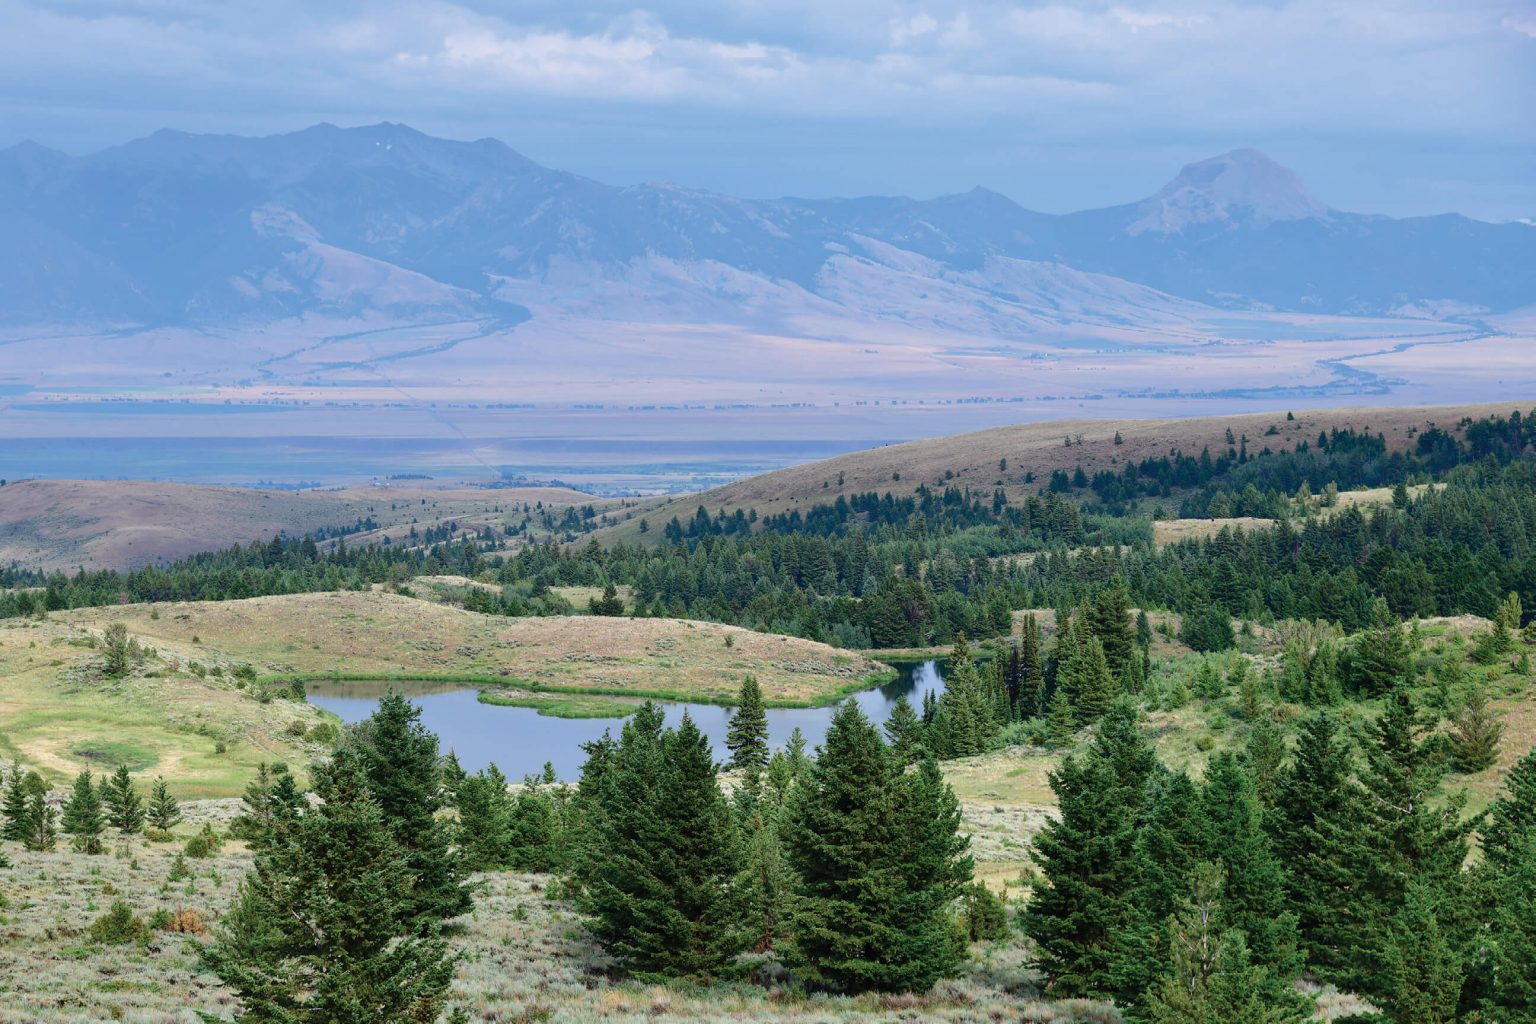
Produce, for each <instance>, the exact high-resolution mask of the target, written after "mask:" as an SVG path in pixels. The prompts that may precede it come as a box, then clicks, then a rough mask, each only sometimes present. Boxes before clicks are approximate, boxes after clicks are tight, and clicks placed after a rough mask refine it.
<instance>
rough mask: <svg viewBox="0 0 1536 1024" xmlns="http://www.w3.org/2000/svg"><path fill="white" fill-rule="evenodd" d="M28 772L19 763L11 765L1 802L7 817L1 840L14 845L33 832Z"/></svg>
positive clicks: (0, 832) (1, 830) (0, 835)
mask: <svg viewBox="0 0 1536 1024" xmlns="http://www.w3.org/2000/svg"><path fill="white" fill-rule="evenodd" d="M26 780H27V770H26V769H25V768H23V767H22V766H21V762H20V761H17V762H16V763H15V764H13V765H11V771H10V774H9V775H7V776H6V779H5V795H4V799H3V801H0V808H3V813H4V815H5V826H4V828H3V829H0V838H4V839H8V840H10V841H11V842H13V843H19V842H21V841H22V840H24V839H25V838H26V837H27V833H28V832H30V831H31V825H32V819H31V794H29V793H28V792H27V782H26Z"/></svg>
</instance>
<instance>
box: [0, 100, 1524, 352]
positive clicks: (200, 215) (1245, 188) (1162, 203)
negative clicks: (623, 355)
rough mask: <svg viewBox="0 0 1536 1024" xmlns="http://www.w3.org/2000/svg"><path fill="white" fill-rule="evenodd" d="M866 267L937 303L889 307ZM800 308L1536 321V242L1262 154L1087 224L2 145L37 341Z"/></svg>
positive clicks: (212, 152) (311, 160)
mask: <svg viewBox="0 0 1536 1024" xmlns="http://www.w3.org/2000/svg"><path fill="white" fill-rule="evenodd" d="M858 267H866V268H867V267H876V268H878V269H879V270H880V272H881V273H882V274H883V275H886V276H887V277H889V276H890V275H893V274H895V275H900V276H902V278H903V279H904V280H906V281H908V282H910V281H911V280H913V279H917V280H919V281H927V282H932V285H933V289H934V293H933V294H930V293H929V291H928V289H927V286H926V285H924V286H922V291H921V295H920V300H919V298H917V297H915V294H916V293H913V292H912V291H911V289H910V287H905V286H904V287H905V290H899V291H897V292H895V293H891V292H889V291H886V292H882V291H881V289H880V288H879V287H876V286H875V285H872V284H870V281H869V278H868V275H862V276H861V275H860V274H859V273H855V272H853V271H854V270H855V269H856V268H858ZM850 282H851V283H850ZM784 289H789V290H792V291H794V292H795V293H797V294H799V295H800V296H801V300H803V301H801V305H802V306H803V305H804V303H805V302H811V303H812V304H813V305H816V306H817V307H818V308H821V307H825V308H826V309H829V310H835V311H836V315H842V316H849V315H862V314H865V313H873V314H876V315H890V314H892V313H893V312H897V313H899V308H900V307H902V306H904V305H907V304H912V303H916V302H918V301H922V302H925V303H930V304H935V305H936V306H937V307H938V311H937V312H936V313H934V314H933V315H934V316H935V317H936V318H938V319H940V320H942V319H943V318H944V316H945V315H946V314H945V312H944V307H945V304H946V302H948V301H949V299H947V298H946V295H948V294H949V293H950V291H952V290H956V289H958V290H960V291H963V293H964V302H963V303H962V305H963V306H964V307H965V310H964V314H963V316H967V317H968V316H974V315H975V312H976V310H977V309H983V310H989V309H992V308H994V307H997V308H1002V307H1009V308H1011V307H1013V306H1017V305H1020V304H1023V305H1026V306H1028V307H1029V308H1030V309H1031V310H1033V311H1035V313H1039V314H1041V315H1045V316H1047V317H1049V316H1051V315H1056V316H1059V317H1061V318H1063V319H1064V320H1065V318H1070V317H1071V316H1072V315H1073V314H1074V313H1075V312H1076V311H1077V309H1078V305H1081V304H1086V305H1088V306H1093V307H1094V309H1095V310H1097V311H1098V312H1099V313H1101V314H1103V313H1105V311H1106V310H1109V311H1110V313H1109V315H1117V314H1115V313H1114V312H1113V311H1114V310H1117V309H1123V308H1125V307H1126V306H1127V303H1129V304H1130V305H1132V306H1147V305H1154V306H1158V307H1159V308H1165V309H1166V308H1175V307H1178V306H1179V305H1180V304H1181V303H1198V304H1200V305H1201V306H1204V307H1211V306H1215V307H1222V308H1229V309H1246V310H1281V311H1296V312H1305V313H1340V314H1379V313H1386V312H1393V311H1397V312H1401V311H1404V310H1410V311H1411V310H1414V309H1436V310H1441V311H1445V310H1450V311H1452V312H1477V311H1501V310H1509V309H1514V308H1517V307H1521V306H1525V305H1529V304H1532V303H1536V227H1532V226H1531V225H1529V224H1524V223H1509V224H1491V223H1486V222H1482V221H1477V220H1472V219H1470V218H1467V217H1463V216H1459V215H1456V214H1445V215H1441V216H1432V217H1414V218H1405V219H1394V218H1390V217H1384V216H1373V215H1362V214H1355V213H1347V212H1344V211H1340V210H1335V209H1332V208H1330V207H1328V206H1327V205H1325V204H1324V203H1322V202H1320V201H1318V200H1317V199H1316V198H1314V197H1313V196H1312V195H1311V194H1310V193H1309V192H1308V190H1307V188H1306V186H1305V185H1304V183H1303V182H1302V181H1301V180H1300V179H1299V178H1298V177H1297V176H1296V175H1295V174H1294V173H1292V172H1291V171H1289V170H1287V169H1286V168H1284V167H1281V166H1280V165H1278V164H1276V163H1275V162H1273V161H1272V160H1270V159H1269V158H1268V157H1266V156H1264V155H1263V154H1262V153H1259V152H1257V151H1255V150H1248V149H1245V150H1237V151H1234V152H1231V153H1227V154H1224V155H1222V156H1218V157H1214V158H1212V159H1208V160H1202V161H1200V162H1197V163H1192V164H1190V165H1188V166H1186V167H1184V168H1183V169H1182V170H1181V171H1180V172H1179V173H1178V174H1177V176H1175V177H1174V178H1173V180H1171V181H1170V182H1169V183H1168V184H1167V185H1166V186H1164V187H1163V188H1162V189H1161V190H1160V191H1158V192H1157V193H1156V194H1155V195H1153V196H1151V197H1149V198H1147V199H1145V200H1143V201H1141V202H1137V203H1131V204H1128V205H1122V206H1113V207H1107V208H1104V209H1097V210H1088V211H1083V212H1080V213H1072V214H1065V215H1054V214H1046V213H1039V212H1035V211H1032V210H1029V209H1027V208H1025V207H1023V206H1020V205H1019V204H1017V203H1015V202H1013V201H1012V200H1011V199H1009V198H1007V197H1005V196H1002V195H1000V194H998V193H996V192H991V191H988V190H986V189H981V188H977V189H973V190H972V191H970V192H966V193H963V194H958V195H949V196H941V197H939V198H936V199H927V200H918V199H908V198H902V197H866V198H854V199H799V198H784V199H774V200H752V199H740V198H733V197H730V196H725V195H720V194H717V193H713V192H709V191H704V190H698V189H690V188H685V187H681V186H677V185H671V184H646V185H635V186H628V187H619V186H612V185H606V184H602V183H599V182H596V181H593V180H590V179H588V178H584V177H581V176H578V175H575V174H570V173H567V172H564V171H559V170H554V169H551V168H547V167H543V166H541V165H539V164H537V163H535V162H533V161H531V160H529V159H527V158H525V157H523V156H521V155H519V154H518V153H516V152H515V151H513V150H512V149H510V148H508V147H507V146H505V145H503V144H502V143H500V142H497V141H495V140H490V139H482V140H480V141H477V142H456V141H447V140H443V139H437V138H433V137H430V136H427V135H424V134H422V133H420V132H417V131H415V130H413V129H411V128H408V127H406V126H403V125H397V124H378V125H373V126H370V127H361V128H338V127H335V126H332V125H328V124H322V125H316V126H315V127H312V128H308V129H305V130H303V131H299V132H294V133H291V134H286V135H277V136H271V137H265V138H243V137H235V136H224V135H191V134H185V133H181V132H174V131H161V132H157V133H155V134H154V135H152V136H149V137H147V138H143V139H139V140H136V141H134V142H130V143H128V144H126V145H122V146H118V147H115V148H111V149H107V150H104V151H102V152H99V153H95V154H92V155H88V156H79V157H74V156H68V155H66V154H63V153H60V152H56V151H53V150H50V149H47V148H44V147H42V146H38V145H36V144H33V143H22V144H20V145H17V146H13V147H11V148H10V149H6V150H4V151H0V319H4V320H6V321H8V322H11V323H112V324H150V325H165V324H187V325H192V326H197V325H207V324H215V323H217V324H229V323H237V324H239V323H261V322H270V321H275V320H281V319H284V318H289V317H295V316H306V315H311V314H324V315H327V316H343V317H359V316H361V317H373V318H381V319H384V320H394V321H398V320H412V319H420V318H428V317H439V318H440V317H443V316H445V315H447V316H454V317H490V318H492V319H493V320H495V321H497V322H500V323H508V322H517V321H518V320H521V319H524V318H526V317H527V316H528V315H529V309H530V308H531V307H534V306H539V305H546V306H548V305H554V306H560V307H562V308H578V307H581V306H582V305H583V304H587V305H591V306H605V307H607V308H606V311H605V315H606V316H608V317H611V318H616V319H617V318H623V317H624V316H625V315H626V313H625V304H626V303H630V304H635V305H636V306H637V307H639V308H641V309H642V311H643V313H644V315H645V316H646V317H651V318H661V319H665V320H671V321H679V320H680V321H688V320H691V319H695V318H698V317H701V316H706V315H707V316H708V317H713V318H718V317H720V316H721V315H725V316H727V317H730V316H732V315H740V316H750V315H751V313H750V307H751V305H752V303H753V302H754V301H760V300H761V296H762V295H763V294H765V293H773V292H779V291H782V290H784ZM1026 293H1027V294H1026ZM884 307H890V308H884ZM957 308H958V307H957ZM722 310H723V311H724V312H723V313H722ZM733 310H734V311H736V312H735V313H733V312H732V311H733ZM955 315H956V316H957V317H961V314H959V313H956V314H955ZM961 318H962V319H963V317H961ZM1002 329H1003V330H1004V332H1005V333H1006V332H1007V330H1008V329H1009V328H1007V327H1006V326H1005V327H1004V328H1002Z"/></svg>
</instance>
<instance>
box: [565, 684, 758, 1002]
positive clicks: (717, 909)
mask: <svg viewBox="0 0 1536 1024" xmlns="http://www.w3.org/2000/svg"><path fill="white" fill-rule="evenodd" d="M651 721H654V722H655V723H656V724H657V725H659V723H660V715H659V713H658V714H656V716H655V717H654V719H651V720H648V721H647V722H645V723H642V728H641V729H631V728H630V724H626V726H625V729H624V733H623V736H622V738H621V740H620V744H619V749H618V752H617V756H616V759H615V763H614V765H613V767H612V769H611V772H610V773H611V775H612V777H613V778H612V785H611V786H610V787H609V788H608V789H607V790H606V795H605V804H606V806H605V807H604V813H603V815H602V816H601V818H600V819H598V820H597V826H598V828H599V833H598V837H597V839H598V846H597V854H596V856H597V858H598V861H599V864H598V870H597V871H596V872H595V873H594V875H593V877H592V878H591V879H590V880H589V883H588V890H587V893H586V897H585V901H584V905H585V908H586V910H587V912H588V914H589V915H590V917H591V927H592V931H593V934H594V935H595V936H596V937H597V939H598V941H599V942H601V943H602V945H603V946H604V947H605V948H606V949H607V950H608V952H609V953H610V955H612V956H613V957H614V958H615V959H616V960H618V961H619V962H620V963H621V964H623V965H624V967H625V968H626V969H627V970H629V971H630V973H631V974H633V975H634V976H635V977H636V978H639V979H641V980H660V979H664V978H671V977H677V978H688V979H694V980H699V979H707V978H710V977H713V976H716V975H718V974H719V973H720V971H721V970H722V969H724V967H725V965H726V964H727V963H729V961H730V960H731V959H732V958H733V957H735V956H736V955H737V954H738V953H740V952H741V951H742V950H743V949H744V948H745V947H746V944H747V942H748V941H749V939H750V938H752V937H753V936H751V935H750V934H749V932H748V931H747V929H746V927H745V926H746V906H745V893H744V892H743V891H742V889H741V887H740V876H741V870H742V859H741V846H740V837H739V835H738V834H737V833H736V830H735V823H734V821H733V819H732V816H731V812H730V808H729V806H728V805H727V804H726V801H725V796H724V795H723V794H722V793H721V791H720V784H719V780H718V779H717V777H716V775H715V763H714V760H713V758H712V756H711V753H710V749H709V741H708V740H707V739H706V738H705V737H704V735H703V734H702V733H701V732H699V729H698V727H697V726H696V725H694V723H693V719H692V718H691V717H689V716H688V715H687V714H686V713H685V714H684V715H683V720H682V722H681V724H680V725H679V726H678V727H677V728H676V729H675V730H674V729H668V730H665V731H661V732H657V731H654V729H653V728H651V727H649V726H650V722H651Z"/></svg>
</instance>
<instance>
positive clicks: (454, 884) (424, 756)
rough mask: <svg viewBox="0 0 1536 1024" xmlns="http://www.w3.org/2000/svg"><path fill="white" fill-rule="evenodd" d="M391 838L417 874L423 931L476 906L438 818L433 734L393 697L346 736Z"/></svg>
mask: <svg viewBox="0 0 1536 1024" xmlns="http://www.w3.org/2000/svg"><path fill="white" fill-rule="evenodd" d="M350 741H351V743H352V745H353V746H354V748H355V749H356V751H357V754H358V757H359V759H360V761H361V763H362V765H363V769H364V771H365V773H366V775H367V778H368V788H369V790H370V791H371V792H372V793H373V797H374V799H375V800H376V801H377V802H378V804H379V809H380V810H381V811H383V813H384V818H385V820H386V821H387V822H388V823H389V827H390V829H391V831H392V832H393V833H394V837H395V841H396V842H398V843H399V844H400V845H401V846H402V847H404V849H405V851H406V857H407V859H408V860H409V866H410V869H411V872H412V874H413V875H414V876H415V885H414V889H413V891H412V894H411V904H412V906H413V908H414V913H415V917H416V920H417V922H418V923H419V925H420V926H421V928H422V930H423V934H425V932H426V930H428V923H429V922H431V921H438V920H446V919H448V918H451V917H458V916H459V915H460V914H464V913H467V912H468V911H469V909H470V907H471V906H472V905H473V900H472V898H471V896H470V889H469V886H468V884H467V883H466V882H465V878H464V866H463V865H462V864H461V863H460V862H459V857H458V854H457V852H456V851H454V850H453V849H452V847H451V844H450V830H449V826H448V823H446V822H441V821H438V820H437V812H438V811H439V810H441V809H442V808H443V805H444V798H445V795H446V794H445V790H444V786H443V774H442V765H441V761H440V759H439V757H438V749H437V736H436V735H435V734H433V733H432V732H430V731H429V730H427V729H426V728H425V727H424V726H423V725H422V724H421V709H420V708H418V707H416V706H415V705H413V704H411V702H410V701H408V700H406V699H405V697H404V696H402V695H401V694H399V693H397V692H390V693H387V694H385V695H384V697H383V698H382V699H381V700H380V701H379V706H378V709H377V710H376V711H375V712H374V713H373V715H372V716H371V717H369V718H368V719H367V720H365V721H364V722H362V723H360V724H359V726H357V727H355V728H354V730H353V731H352V732H351V734H350Z"/></svg>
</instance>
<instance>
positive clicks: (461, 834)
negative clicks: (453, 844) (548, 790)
mask: <svg viewBox="0 0 1536 1024" xmlns="http://www.w3.org/2000/svg"><path fill="white" fill-rule="evenodd" d="M454 806H455V807H457V808H458V812H459V821H458V830H457V842H458V847H459V851H460V856H461V857H462V858H463V861H464V867H465V868H467V869H468V870H470V871H500V870H502V869H504V868H506V867H507V866H508V864H509V863H510V862H511V860H512V795H511V794H510V793H508V792H507V778H506V776H505V775H503V774H501V771H500V770H499V769H498V768H497V767H496V766H495V765H494V764H491V765H488V766H486V768H485V769H484V770H483V771H480V772H477V773H476V774H474V775H466V776H465V777H464V781H462V782H460V783H459V786H458V790H457V792H456V793H455V794H454Z"/></svg>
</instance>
